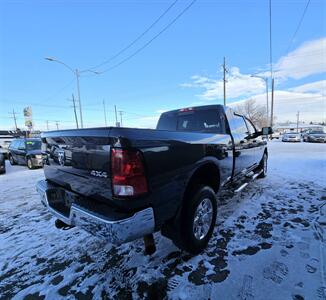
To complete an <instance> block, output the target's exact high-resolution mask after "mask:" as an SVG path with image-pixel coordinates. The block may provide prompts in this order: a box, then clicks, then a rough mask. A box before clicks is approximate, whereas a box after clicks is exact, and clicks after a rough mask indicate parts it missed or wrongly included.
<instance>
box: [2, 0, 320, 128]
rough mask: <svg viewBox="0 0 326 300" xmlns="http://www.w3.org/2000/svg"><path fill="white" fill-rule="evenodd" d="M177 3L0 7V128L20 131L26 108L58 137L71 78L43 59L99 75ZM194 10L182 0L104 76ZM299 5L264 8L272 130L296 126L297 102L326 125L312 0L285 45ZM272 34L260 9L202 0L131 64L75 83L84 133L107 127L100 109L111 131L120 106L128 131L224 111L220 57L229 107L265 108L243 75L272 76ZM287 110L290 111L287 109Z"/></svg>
mask: <svg viewBox="0 0 326 300" xmlns="http://www.w3.org/2000/svg"><path fill="white" fill-rule="evenodd" d="M173 1H174V0H171V1H170V0H169V1H167V0H166V1H132V0H129V1H117V0H115V1H7V0H1V1H0V128H11V127H13V120H12V119H10V118H9V114H8V112H10V111H12V109H15V111H17V112H18V113H19V114H18V124H19V126H20V127H22V128H23V112H22V110H23V108H24V107H25V106H28V105H30V106H32V109H33V117H34V122H35V127H36V128H40V129H44V128H45V121H46V120H49V121H50V123H49V124H50V128H51V129H54V128H55V123H54V121H56V120H58V121H59V123H60V127H61V128H68V127H73V126H74V122H73V121H74V117H73V110H72V108H71V103H70V102H69V101H68V100H67V98H71V94H72V93H75V94H76V82H75V81H74V77H73V74H72V73H71V72H70V71H69V70H68V69H66V68H64V66H62V65H60V64H57V63H54V62H49V61H46V60H45V59H44V57H46V56H51V57H55V58H57V59H59V60H61V61H64V62H65V63H67V64H68V65H70V66H71V67H73V68H80V69H87V68H90V67H92V66H94V65H97V64H99V63H101V62H102V61H104V60H105V59H107V58H109V57H111V56H112V55H114V54H115V53H117V52H118V51H119V50H121V49H122V48H123V47H125V46H126V45H128V44H129V43H130V42H131V41H132V40H133V39H135V38H136V37H137V36H138V35H139V34H140V33H142V32H143V31H144V30H145V29H146V28H147V27H148V26H149V25H150V24H151V23H152V22H153V21H154V20H155V19H156V18H157V17H158V16H159V15H160V14H161V13H162V12H163V11H164V10H165V9H166V8H167V7H168V6H169V5H170V4H171V3H172V2H173ZM190 2H191V1H190V0H187V1H186V0H179V1H178V2H177V3H176V4H175V6H174V7H173V8H172V9H171V10H170V11H169V12H168V14H167V15H165V16H164V18H162V19H161V20H160V22H159V23H158V24H157V25H156V26H155V27H154V28H153V29H152V30H150V31H149V32H148V33H147V34H146V35H145V36H144V37H143V38H142V39H141V40H139V41H138V42H137V43H136V44H135V45H134V46H133V47H132V48H130V49H129V50H128V51H126V52H125V53H124V54H123V55H121V56H119V57H118V58H116V60H114V61H112V62H111V63H110V64H108V65H106V66H104V67H103V68H100V70H103V69H105V68H106V67H110V66H112V65H114V64H116V63H118V62H120V61H121V60H123V59H124V58H125V57H126V56H128V55H129V54H131V53H133V52H134V51H135V50H137V49H138V48H139V47H141V46H142V45H143V44H144V43H146V42H147V41H148V40H149V39H151V38H152V37H153V36H154V35H155V34H156V33H157V32H159V31H160V30H161V29H162V28H163V27H164V26H165V25H166V24H167V23H168V22H169V21H171V20H172V19H173V18H174V17H175V16H176V15H177V14H178V13H179V12H180V11H182V9H183V8H184V7H186V6H187V5H188V4H189V3H190ZM306 3H307V1H306V0H293V1H290V0H288V1H286V0H285V1H281V0H272V8H273V62H274V64H275V70H279V69H281V71H279V72H278V73H279V74H278V78H277V85H276V90H277V93H276V95H275V96H276V97H275V101H277V100H278V97H279V102H278V103H276V106H277V105H278V106H277V107H276V110H277V108H278V110H277V111H276V112H278V113H279V120H280V121H281V120H285V119H289V120H292V119H294V118H295V114H296V111H297V107H295V106H296V105H297V104H298V103H297V102H295V101H299V102H300V101H301V100H302V99H303V100H304V103H300V105H303V106H302V108H301V109H302V110H305V109H306V106H305V105H306V104H307V103H308V104H309V101H310V100H309V99H315V100H317V102H318V103H317V104H316V105H317V106H318V108H316V109H314V110H313V111H312V112H309V113H307V114H306V121H309V120H310V119H311V120H315V121H318V120H324V118H325V113H322V112H321V111H322V109H324V108H325V97H324V96H323V95H324V94H325V89H326V88H325V82H324V81H322V80H323V79H324V78H325V72H326V66H325V60H326V56H325V55H326V54H325V51H326V50H325V43H326V42H325V37H326V24H325V22H326V21H325V20H326V4H325V1H323V0H311V3H310V5H309V7H308V10H307V12H306V15H305V18H304V20H303V22H302V25H301V27H300V30H299V31H298V33H297V35H296V37H295V39H294V41H293V43H290V41H291V38H292V36H293V34H294V32H295V30H296V27H297V25H298V22H299V20H300V17H301V15H302V12H303V10H304V7H305V5H306ZM268 26H269V21H268V1H267V0H256V1H240V0H239V1H237V0H232V1H226V0H224V1H220V0H217V1H203V0H198V1H197V2H196V3H195V4H194V5H193V6H192V7H191V8H190V9H189V10H188V11H187V12H186V13H185V14H184V15H183V16H182V17H181V18H180V19H179V20H178V21H177V22H176V23H175V24H174V25H173V26H171V27H170V28H169V29H168V30H167V31H166V32H164V33H163V34H162V35H161V36H160V37H159V38H157V39H156V40H155V41H154V42H153V43H152V44H150V45H149V46H148V47H147V48H146V49H144V50H143V51H142V52H140V53H139V54H137V55H136V56H135V57H134V58H132V59H131V60H129V61H128V62H126V63H124V64H122V65H121V66H119V67H118V68H116V69H114V70H111V71H109V72H106V73H103V74H100V75H95V76H85V77H81V80H80V86H81V99H82V104H83V108H84V109H83V112H84V113H83V114H84V123H85V125H86V126H101V125H104V116H103V106H102V101H103V99H105V102H106V106H107V110H108V119H109V124H113V121H114V115H113V105H114V104H116V105H117V108H118V110H122V111H124V114H123V119H124V125H127V126H141V127H150V126H153V125H155V122H156V120H157V117H158V115H159V112H160V111H163V110H168V109H174V108H178V107H185V106H189V105H196V104H199V105H200V104H206V103H207V104H213V103H221V100H222V97H221V89H220V87H221V86H220V84H221V81H220V80H221V76H222V73H221V68H220V66H221V64H222V61H223V56H226V57H227V64H228V67H229V70H230V72H229V75H228V76H229V83H228V85H229V87H228V92H227V93H228V96H229V97H228V101H229V103H230V102H234V101H239V100H244V99H248V98H254V99H255V100H257V101H258V102H262V101H263V99H265V98H264V84H263V81H261V80H259V79H257V78H256V79H254V78H250V74H253V73H257V72H259V73H261V74H263V75H264V73H265V71H267V70H268V63H269V35H268V33H269V27H268ZM309 43H310V44H309ZM289 45H290V49H289V51H288V52H286V49H287V48H288V47H289ZM291 53H292V54H291ZM298 60H299V61H298ZM300 72H301V73H300ZM298 74H299V75H298ZM307 84H310V85H309V86H308V87H309V88H308V89H307ZM311 85H312V86H311ZM306 96H307V100H306V99H304V98H306ZM311 96H312V98H309V97H311ZM318 97H319V98H318ZM295 98H296V99H297V100H295ZM287 99H289V101H287ZM291 101H294V102H293V103H294V104H293V105H292V104H291V103H292V102H291ZM285 102H286V103H290V107H289V106H286V107H285V106H284V107H283V106H282V105H283V104H284V103H285ZM262 103H263V102H262ZM282 103H283V104H282ZM311 103H312V104H311V105H309V106H312V105H313V103H314V102H313V101H312V102H311ZM320 105H322V106H323V107H322V109H321V107H320ZM292 109H293V111H292ZM284 111H286V115H284ZM282 113H283V115H282ZM303 116H305V115H304V113H303Z"/></svg>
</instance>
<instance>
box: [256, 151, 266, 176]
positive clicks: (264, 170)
mask: <svg viewBox="0 0 326 300" xmlns="http://www.w3.org/2000/svg"><path fill="white" fill-rule="evenodd" d="M267 158H268V157H267V153H266V152H265V153H264V155H263V158H262V159H261V162H260V164H259V169H260V170H262V172H261V173H260V175H259V176H258V178H264V177H266V176H267Z"/></svg>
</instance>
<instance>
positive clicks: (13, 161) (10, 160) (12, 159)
mask: <svg viewBox="0 0 326 300" xmlns="http://www.w3.org/2000/svg"><path fill="white" fill-rule="evenodd" d="M9 162H10V164H11V165H12V166H13V165H16V164H17V163H16V162H15V160H14V158H13V157H12V155H9Z"/></svg>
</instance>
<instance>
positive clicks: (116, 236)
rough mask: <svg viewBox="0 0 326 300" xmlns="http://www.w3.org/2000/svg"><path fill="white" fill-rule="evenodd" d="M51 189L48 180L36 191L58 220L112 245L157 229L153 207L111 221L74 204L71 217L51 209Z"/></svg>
mask: <svg viewBox="0 0 326 300" xmlns="http://www.w3.org/2000/svg"><path fill="white" fill-rule="evenodd" d="M50 189H52V190H53V187H50V185H49V184H48V182H47V181H46V180H41V181H39V182H38V183H37V186H36V190H37V192H38V193H39V194H40V196H41V202H42V203H43V205H44V206H45V207H46V208H47V209H48V211H49V212H50V213H52V214H53V215H54V216H55V217H56V218H58V219H60V220H61V221H62V222H64V223H66V224H68V225H70V226H77V227H80V228H82V229H84V230H86V231H87V232H89V233H91V234H93V235H95V236H98V237H100V238H104V239H106V240H108V241H109V242H110V243H112V244H117V245H119V244H122V243H125V242H129V241H132V240H135V239H137V238H140V237H143V236H145V235H147V234H150V233H153V232H154V228H155V220H154V212H153V209H152V208H151V207H149V208H146V209H144V210H141V211H139V212H136V213H135V214H134V215H133V216H131V217H129V218H125V219H119V220H110V219H109V217H107V216H104V215H100V214H98V213H95V212H92V211H89V210H87V209H85V208H83V207H80V206H78V205H76V204H75V203H72V205H71V207H70V212H69V216H66V215H64V214H62V213H61V212H59V211H58V210H56V209H54V208H53V207H51V205H50V203H49V201H48V196H47V195H48V191H49V190H50Z"/></svg>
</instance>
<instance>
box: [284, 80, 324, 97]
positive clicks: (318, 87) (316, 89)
mask: <svg viewBox="0 0 326 300" xmlns="http://www.w3.org/2000/svg"><path fill="white" fill-rule="evenodd" d="M289 91H292V92H298V93H306V92H308V93H319V94H322V95H326V80H320V81H315V82H311V83H306V84H303V85H300V86H297V87H294V88H290V89H289Z"/></svg>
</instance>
